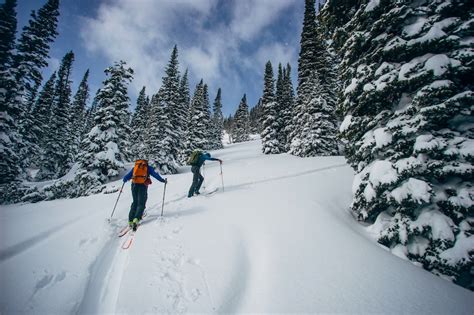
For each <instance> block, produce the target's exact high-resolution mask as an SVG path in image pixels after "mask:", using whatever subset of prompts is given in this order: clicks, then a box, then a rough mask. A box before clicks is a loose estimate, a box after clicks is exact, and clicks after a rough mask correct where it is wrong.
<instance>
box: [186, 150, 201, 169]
mask: <svg viewBox="0 0 474 315" xmlns="http://www.w3.org/2000/svg"><path fill="white" fill-rule="evenodd" d="M201 155H202V151H201V150H198V149H196V150H194V151H193V153H191V155H190V156H189V158H188V161H187V162H186V164H187V165H193V166H195V165H197V163H198V162H199V158H200V157H201Z"/></svg>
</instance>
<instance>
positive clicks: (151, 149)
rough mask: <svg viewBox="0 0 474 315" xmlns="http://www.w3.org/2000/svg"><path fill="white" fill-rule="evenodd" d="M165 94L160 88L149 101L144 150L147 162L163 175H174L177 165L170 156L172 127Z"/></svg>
mask: <svg viewBox="0 0 474 315" xmlns="http://www.w3.org/2000/svg"><path fill="white" fill-rule="evenodd" d="M164 94H165V92H164V87H163V86H162V87H161V88H160V90H159V91H158V93H157V94H155V95H154V96H153V97H152V99H151V105H150V115H149V116H150V121H149V128H148V136H147V139H146V143H145V150H146V153H147V156H148V159H149V161H150V162H151V163H152V164H154V165H155V166H157V167H158V168H159V169H160V171H161V173H163V174H174V173H176V171H177V168H178V164H177V162H176V159H175V158H174V156H173V155H172V151H173V150H174V149H173V146H174V144H173V143H172V142H173V137H172V136H171V134H172V132H173V128H174V126H173V125H172V123H171V120H170V119H169V117H168V113H169V112H168V111H167V110H166V105H165V101H164V99H165V95H164Z"/></svg>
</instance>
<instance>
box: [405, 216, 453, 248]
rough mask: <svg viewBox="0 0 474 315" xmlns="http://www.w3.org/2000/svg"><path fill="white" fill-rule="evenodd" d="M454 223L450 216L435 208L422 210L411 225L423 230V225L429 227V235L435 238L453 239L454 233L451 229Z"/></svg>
mask: <svg viewBox="0 0 474 315" xmlns="http://www.w3.org/2000/svg"><path fill="white" fill-rule="evenodd" d="M453 225H454V223H453V222H452V220H451V219H450V218H448V217H447V216H445V215H444V214H442V213H441V212H439V211H437V210H428V211H424V212H423V213H421V214H420V215H419V216H418V219H416V221H415V222H413V227H415V228H418V229H419V230H420V231H422V230H423V227H424V226H429V227H431V235H432V237H433V239H435V240H449V241H454V234H453V231H452V229H451V226H453Z"/></svg>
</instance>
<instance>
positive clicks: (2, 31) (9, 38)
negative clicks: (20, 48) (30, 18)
mask: <svg viewBox="0 0 474 315" xmlns="http://www.w3.org/2000/svg"><path fill="white" fill-rule="evenodd" d="M16 5H17V4H16V0H6V1H5V2H4V3H3V4H1V5H0V80H1V81H0V84H2V85H1V86H0V87H2V88H4V89H6V86H5V85H4V84H5V83H4V81H3V80H5V76H8V75H9V73H8V72H9V69H10V68H11V67H12V65H13V57H14V49H15V39H16V26H17V20H16ZM5 92H6V91H3V90H2V91H1V92H0V93H5ZM0 97H1V96H0ZM2 98H3V97H2Z"/></svg>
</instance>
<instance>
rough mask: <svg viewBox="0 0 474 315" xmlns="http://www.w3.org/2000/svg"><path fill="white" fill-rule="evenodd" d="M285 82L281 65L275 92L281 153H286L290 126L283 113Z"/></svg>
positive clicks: (279, 65)
mask: <svg viewBox="0 0 474 315" xmlns="http://www.w3.org/2000/svg"><path fill="white" fill-rule="evenodd" d="M284 81H285V68H284V67H282V65H281V63H279V64H278V76H277V81H276V90H275V103H276V104H275V105H276V107H275V111H276V114H277V116H276V117H277V127H278V129H277V141H278V145H279V151H280V153H281V152H284V150H285V149H284V148H285V143H286V136H285V132H284V130H285V127H286V125H287V124H288V122H287V121H285V120H284V117H283V112H284V111H285V107H286V104H285V99H284V93H285V87H284Z"/></svg>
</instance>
